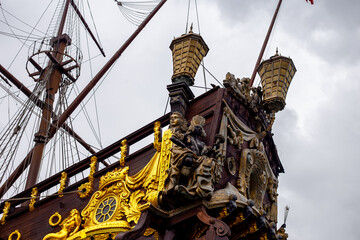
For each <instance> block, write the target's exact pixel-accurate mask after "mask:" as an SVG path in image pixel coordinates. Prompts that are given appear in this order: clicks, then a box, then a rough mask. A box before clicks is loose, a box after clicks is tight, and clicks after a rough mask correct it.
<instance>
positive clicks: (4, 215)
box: [0, 202, 10, 225]
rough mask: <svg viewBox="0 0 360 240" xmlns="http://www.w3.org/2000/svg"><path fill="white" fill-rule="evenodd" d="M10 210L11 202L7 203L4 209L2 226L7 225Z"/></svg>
mask: <svg viewBox="0 0 360 240" xmlns="http://www.w3.org/2000/svg"><path fill="white" fill-rule="evenodd" d="M9 210H10V202H5V205H4V209H3V215H2V217H1V220H0V223H1V225H4V224H5V218H6V217H7V216H8V214H9Z"/></svg>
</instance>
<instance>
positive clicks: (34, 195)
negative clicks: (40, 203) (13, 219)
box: [29, 187, 38, 212]
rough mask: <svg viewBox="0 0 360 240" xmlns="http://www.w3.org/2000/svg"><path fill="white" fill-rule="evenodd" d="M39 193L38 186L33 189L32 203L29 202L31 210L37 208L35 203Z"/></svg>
mask: <svg viewBox="0 0 360 240" xmlns="http://www.w3.org/2000/svg"><path fill="white" fill-rule="evenodd" d="M37 194H38V189H37V187H34V188H33V189H32V191H31V200H30V204H29V211H30V212H31V211H33V210H34V209H35V207H34V204H35V202H36V198H37Z"/></svg>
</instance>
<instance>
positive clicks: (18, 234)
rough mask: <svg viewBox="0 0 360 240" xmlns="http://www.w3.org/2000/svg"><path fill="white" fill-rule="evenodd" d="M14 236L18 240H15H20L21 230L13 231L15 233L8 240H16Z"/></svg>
mask: <svg viewBox="0 0 360 240" xmlns="http://www.w3.org/2000/svg"><path fill="white" fill-rule="evenodd" d="M13 236H16V239H15V240H20V238H21V234H20V232H19V230H17V229H16V230H15V231H13V232H12V233H11V234H10V235H9V237H8V240H14V239H13Z"/></svg>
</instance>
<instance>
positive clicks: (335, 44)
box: [0, 0, 360, 240]
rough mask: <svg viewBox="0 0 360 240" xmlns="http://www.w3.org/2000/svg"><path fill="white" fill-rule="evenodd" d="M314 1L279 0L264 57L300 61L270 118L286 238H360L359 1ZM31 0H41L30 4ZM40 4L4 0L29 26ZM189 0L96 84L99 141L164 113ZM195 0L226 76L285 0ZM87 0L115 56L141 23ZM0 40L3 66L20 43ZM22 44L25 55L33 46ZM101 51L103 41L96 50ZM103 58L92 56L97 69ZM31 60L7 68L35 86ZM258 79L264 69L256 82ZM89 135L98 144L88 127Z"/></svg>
mask: <svg viewBox="0 0 360 240" xmlns="http://www.w3.org/2000/svg"><path fill="white" fill-rule="evenodd" d="M314 1H315V3H314V5H311V4H310V3H307V2H306V1H305V0H284V1H283V4H282V8H281V10H280V14H279V18H278V20H277V22H276V25H275V29H274V31H273V34H272V37H271V39H270V42H269V45H268V47H267V50H266V52H265V53H266V55H265V56H264V58H269V57H270V56H272V55H273V54H274V53H275V50H276V47H278V48H279V52H280V53H281V54H282V55H284V56H290V57H291V58H292V59H293V61H294V63H295V66H296V68H297V73H296V74H295V77H294V79H293V82H292V84H291V86H290V89H289V92H288V96H287V105H286V108H285V110H283V111H282V112H280V113H277V115H276V120H275V123H274V126H273V133H274V139H275V142H276V145H277V149H278V152H279V156H280V158H281V161H282V164H283V166H284V168H285V174H282V175H280V183H279V189H278V192H279V199H278V201H279V216H278V218H279V219H278V220H279V223H282V222H283V209H284V207H285V206H286V205H289V206H290V213H289V216H288V220H287V232H288V233H289V239H292V240H304V239H306V240H322V239H329V240H330V239H331V240H338V239H348V240H355V239H359V237H356V236H358V232H357V228H358V226H359V224H360V207H359V203H358V202H359V199H360V191H359V187H358V183H359V182H360V176H359V173H358V171H359V169H360V159H359V154H358V149H359V139H360V127H359V123H358V121H359V119H360V109H359V103H360V94H359V92H358V91H360V85H359V79H358V76H357V75H358V73H359V72H360V61H359V56H358V55H359V53H360V14H359V11H360V1H358V0H347V1H339V0H326V1H325V0H314ZM30 2H31V4H32V5H33V6H35V8H32V7H33V6H27V4H30ZM44 2H45V1H44V0H42V1H38V0H33V1H20V0H17V1H15V0H12V1H5V0H2V1H1V3H2V6H3V8H4V9H6V10H8V11H9V12H11V13H13V14H17V16H18V17H19V18H21V19H24V20H25V21H27V22H28V23H29V24H30V25H35V23H36V21H37V19H38V16H39V15H38V16H36V17H31V16H30V14H29V9H34V12H37V11H39V14H41V12H42V11H43V10H44V9H45V6H44ZM46 2H48V1H46ZM187 2H188V1H185V0H171V1H168V2H167V3H166V4H165V5H164V7H163V8H162V9H161V10H160V12H159V13H158V14H157V15H156V16H155V17H154V19H153V20H152V21H151V22H150V23H149V25H148V26H147V27H146V29H145V30H144V31H143V32H142V33H140V35H139V37H138V38H137V39H136V40H135V41H134V42H133V44H132V45H131V46H130V47H129V48H128V49H127V50H126V51H125V53H124V54H123V56H122V57H121V58H120V60H119V61H118V62H117V64H116V66H115V67H114V68H113V69H112V71H111V72H110V74H109V75H108V77H107V78H106V80H105V81H104V82H102V84H101V85H100V87H99V88H98V89H97V91H96V93H97V97H96V100H97V105H98V106H101V107H100V108H99V109H98V115H99V121H100V126H101V138H102V145H103V147H105V146H108V145H109V144H111V143H112V142H114V141H116V140H118V139H120V138H121V137H123V136H125V135H127V134H129V133H131V132H132V131H135V130H136V129H137V128H139V127H141V126H144V125H145V124H147V123H148V122H150V121H152V120H154V119H155V118H157V117H159V116H161V115H162V114H163V113H164V110H165V107H166V106H165V105H166V101H167V94H168V93H167V90H166V85H167V84H170V81H171V80H170V78H171V75H172V65H171V64H172V63H171V52H170V50H169V45H170V42H171V40H172V39H173V38H174V37H177V36H180V35H181V34H183V33H184V32H185V25H186V14H187ZM197 3H198V10H199V19H200V33H201V35H202V36H203V38H204V39H205V41H206V42H207V44H208V46H209V48H210V51H209V53H208V55H207V57H206V58H205V66H206V68H207V69H208V70H209V71H210V72H211V73H212V74H213V75H214V76H215V77H216V78H217V79H218V80H219V81H221V82H222V80H223V79H224V78H225V75H226V73H227V72H231V73H233V74H235V76H236V77H239V78H241V77H250V76H251V74H252V71H253V68H254V65H255V62H256V59H257V56H258V54H259V51H260V48H261V45H262V42H263V39H264V37H265V34H266V31H267V28H268V26H269V23H270V21H271V18H272V14H273V12H274V10H275V7H276V5H277V1H276V0H256V1H255V0H253V1H239V0H198V1H197ZM91 5H92V7H93V17H94V20H95V21H96V26H97V29H98V32H99V35H100V39H101V41H102V44H103V45H104V49H105V52H106V53H107V58H109V56H111V54H112V53H113V52H114V51H116V50H117V48H119V47H120V45H121V44H122V43H123V42H124V41H125V40H126V38H127V37H128V36H129V35H130V34H131V33H132V31H134V30H135V27H134V26H132V25H131V24H130V23H128V22H127V21H126V20H125V18H124V17H123V16H122V15H121V13H120V11H119V9H118V8H117V6H116V4H115V3H114V1H112V0H106V1H105V0H93V1H91ZM0 16H1V13H0ZM1 17H3V16H1ZM1 17H0V19H1V20H2V21H3V20H4V19H3V18H1ZM88 19H91V18H90V17H88ZM190 22H194V32H199V28H198V24H197V21H196V14H195V5H194V1H192V5H191V8H190ZM0 30H1V31H6V32H8V31H9V28H7V26H6V25H4V24H3V23H0ZM0 42H1V44H0V64H2V65H3V66H4V67H6V68H7V67H9V66H10V63H11V61H12V57H10V56H15V54H16V53H17V51H18V49H19V48H20V46H21V43H19V42H18V41H17V40H16V39H12V38H9V37H5V36H3V35H0ZM83 51H84V50H83ZM22 52H25V56H26V52H27V50H26V51H24V50H23V51H22ZM97 54H98V53H97V52H96V51H95V53H94V54H93V55H92V56H95V55H97ZM105 60H106V59H103V58H100V57H99V58H96V59H95V62H94V63H93V66H92V68H93V72H94V73H96V71H97V70H98V69H100V66H101V65H100V64H101V63H104V62H105ZM25 63H26V60H24V59H20V58H17V59H16V60H15V62H14V64H13V65H12V66H11V67H10V68H9V70H10V71H11V72H12V73H13V74H14V75H15V76H17V77H18V78H20V79H24V82H25V83H26V82H27V84H26V85H31V84H32V80H31V79H29V78H28V77H26V71H25V67H24V66H25ZM83 72H85V74H84V76H87V77H88V76H89V72H90V69H89V67H88V66H85V64H84V66H83ZM88 80H89V77H88V78H81V79H79V80H78V84H79V88H80V89H81V88H82V86H84V84H85V83H86V81H88ZM206 80H207V83H208V85H209V83H213V84H216V85H218V83H217V82H216V81H215V80H214V79H212V77H211V76H210V75H208V74H207V75H206ZM258 81H259V78H258V77H257V78H256V81H255V84H257V83H258ZM195 85H199V86H204V78H203V74H202V71H199V73H198V74H197V76H196V82H195ZM193 91H194V92H195V94H196V95H199V94H201V93H203V92H204V90H203V89H197V88H193ZM1 94H2V95H1V96H3V92H1ZM5 102H6V101H5ZM93 105H94V103H93V100H91V101H89V103H88V107H89V113H90V115H91V117H92V118H93V119H96V115H95V111H93V110H90V109H91V107H92V106H93ZM1 111H2V112H1V118H2V121H6V119H7V113H6V114H5V112H6V111H7V108H5V110H4V109H3V108H2V109H1ZM11 111H13V110H11ZM167 111H169V108H168V109H167ZM5 115H6V117H5ZM4 118H5V120H4ZM2 124H3V123H2ZM1 127H3V125H2V126H1ZM74 128H75V129H76V130H77V131H78V132H79V133H80V135H82V136H87V135H88V132H89V130H88V128H86V127H84V124H83V123H82V122H80V123H75V126H74ZM85 139H88V141H89V142H91V143H92V144H93V145H96V142H95V141H94V139H92V138H91V137H89V138H86V137H85Z"/></svg>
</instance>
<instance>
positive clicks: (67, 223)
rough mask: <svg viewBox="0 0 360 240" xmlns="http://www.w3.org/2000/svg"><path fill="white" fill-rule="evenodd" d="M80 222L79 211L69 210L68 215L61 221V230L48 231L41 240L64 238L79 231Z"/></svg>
mask: <svg viewBox="0 0 360 240" xmlns="http://www.w3.org/2000/svg"><path fill="white" fill-rule="evenodd" d="M80 224H81V217H80V213H79V211H78V210H77V209H73V210H71V212H70V216H68V217H67V218H65V219H64V220H63V221H62V222H61V223H60V226H61V230H60V231H59V232H57V233H49V234H48V235H46V236H45V237H44V238H43V240H65V239H67V237H70V236H72V235H73V234H75V233H76V232H77V231H79V228H80Z"/></svg>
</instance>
